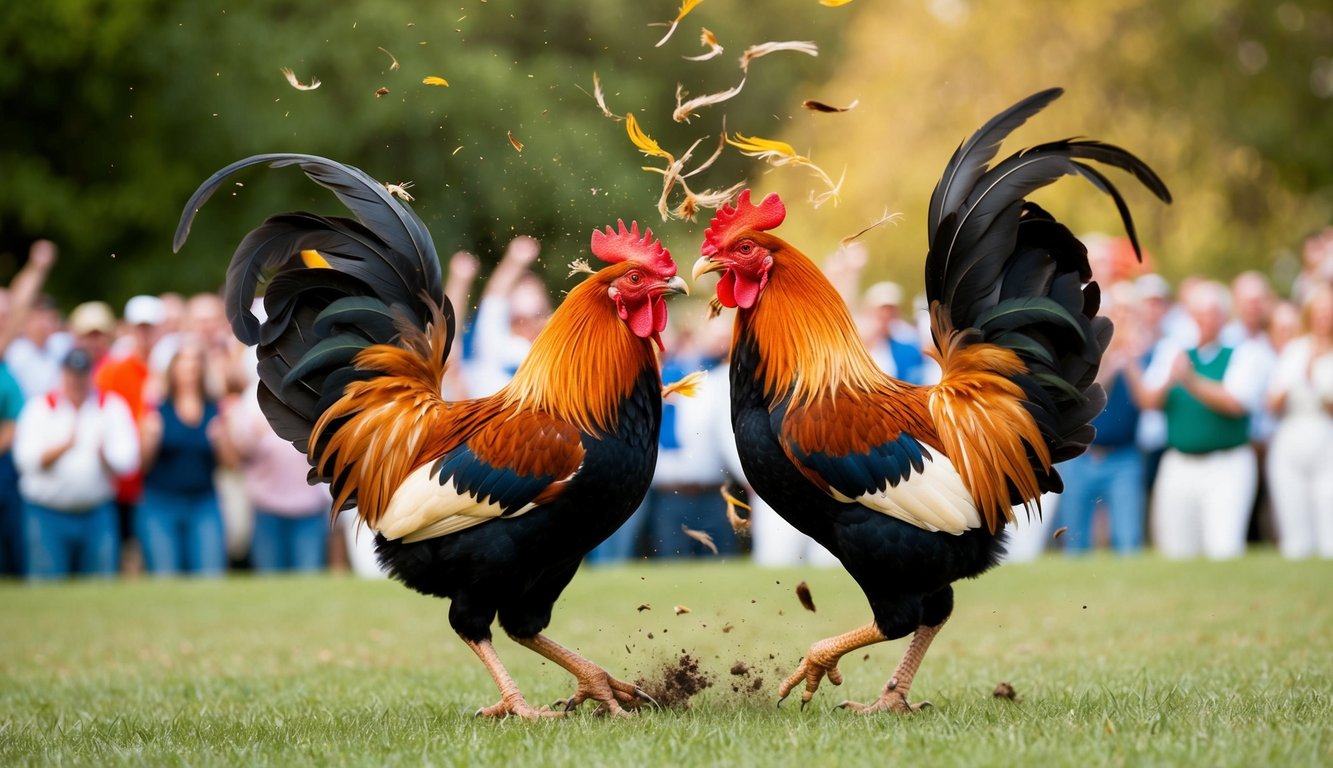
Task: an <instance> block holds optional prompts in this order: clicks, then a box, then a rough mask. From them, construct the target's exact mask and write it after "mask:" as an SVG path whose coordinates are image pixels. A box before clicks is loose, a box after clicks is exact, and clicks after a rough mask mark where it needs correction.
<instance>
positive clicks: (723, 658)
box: [0, 553, 1333, 768]
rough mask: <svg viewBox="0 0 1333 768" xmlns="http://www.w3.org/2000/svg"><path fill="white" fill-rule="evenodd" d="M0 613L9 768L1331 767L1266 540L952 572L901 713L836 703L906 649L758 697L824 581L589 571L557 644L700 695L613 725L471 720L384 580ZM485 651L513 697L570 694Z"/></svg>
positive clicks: (1320, 698) (810, 576)
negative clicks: (793, 689)
mask: <svg viewBox="0 0 1333 768" xmlns="http://www.w3.org/2000/svg"><path fill="white" fill-rule="evenodd" d="M801 580H805V581H807V582H808V583H809V585H810V588H811V590H812V592H813V596H814V600H815V603H816V605H817V607H818V612H817V613H809V612H807V611H805V610H804V609H802V608H801V606H800V604H799V602H798V601H797V599H796V597H795V594H794V587H795V585H796V583H797V582H798V581H801ZM643 603H648V604H650V605H651V609H650V610H644V611H639V610H638V606H639V605H641V604H643ZM675 605H684V606H688V607H689V609H690V612H689V613H684V614H681V615H676V614H675V613H674V611H673V606H675ZM0 606H2V608H3V611H2V614H0V615H3V623H4V631H3V633H2V634H0V765H6V766H12V765H56V764H59V765H97V766H108V765H136V766H138V765H247V766H249V765H349V764H360V765H376V766H379V765H429V764H434V765H487V764H506V765H542V766H554V765H575V764H579V765H618V766H630V765H640V766H643V765H667V764H669V765H778V764H787V765H800V764H804V765H808V766H820V768H824V767H826V766H840V765H871V764H875V765H884V764H915V765H921V766H938V765H968V766H970V765H986V764H989V765H1022V764H1026V765H1041V766H1047V765H1079V766H1084V765H1238V766H1242V765H1243V766H1260V765H1329V764H1333V701H1331V699H1333V696H1330V687H1331V686H1333V563H1328V562H1323V563H1315V562H1307V563H1287V562H1283V561H1281V560H1279V559H1278V558H1276V557H1275V556H1273V555H1272V554H1268V553H1261V554H1256V555H1251V556H1250V557H1248V558H1246V559H1244V560H1241V561H1238V562H1231V563H1202V562H1201V563H1187V564H1177V563H1166V562H1162V561H1159V560H1156V559H1152V558H1143V559H1134V560H1117V559H1111V558H1109V557H1108V558H1094V559H1089V560H1082V561H1066V560H1063V559H1058V558H1052V559H1047V560H1044V561H1041V562H1039V563H1036V564H1032V565H1016V566H1008V567H1004V568H1001V569H999V570H997V571H994V572H992V573H990V574H988V575H986V576H984V577H983V578H981V579H980V580H977V581H974V582H967V583H963V584H960V585H958V587H957V608H956V609H955V612H954V617H953V619H952V620H951V621H950V622H949V624H948V625H947V626H946V628H945V630H944V632H943V633H942V634H941V635H940V637H939V639H938V640H937V641H936V642H935V645H934V647H933V648H932V649H931V652H930V655H929V656H928V657H927V658H926V662H925V664H924V665H923V667H922V670H921V673H920V674H919V676H918V677H917V681H916V685H915V686H914V688H913V697H914V698H915V699H918V700H919V699H923V698H924V699H929V700H931V701H932V702H933V703H934V704H935V707H934V708H933V709H929V710H926V711H924V712H921V713H918V714H916V715H912V716H909V717H896V716H883V715H880V716H875V717H863V716H857V715H852V714H849V713H846V712H843V711H836V710H833V705H835V704H836V703H838V702H839V701H841V700H842V699H843V698H855V699H861V700H867V699H871V698H873V697H874V696H875V695H876V694H877V692H878V690H879V688H880V686H881V685H882V684H883V682H884V680H885V679H886V678H887V676H888V674H889V673H890V672H891V670H892V668H893V666H894V664H895V663H896V662H897V659H898V656H899V654H900V653H901V652H902V649H903V648H904V647H905V641H897V642H894V643H889V644H885V645H882V646H878V647H874V648H872V649H870V652H869V658H868V659H864V658H863V657H862V655H861V654H857V655H855V656H854V657H848V658H847V659H845V660H844V663H843V666H842V669H843V672H844V674H845V677H846V680H845V682H844V684H843V686H842V687H841V688H834V687H832V686H829V685H827V684H826V685H825V687H824V688H823V689H821V691H820V692H819V694H818V695H817V696H816V698H815V700H814V701H813V702H812V704H811V706H810V707H808V708H807V709H805V710H804V711H802V710H801V709H800V708H799V705H797V706H793V705H792V704H791V703H789V704H787V705H785V706H784V707H782V708H781V709H778V708H776V707H775V706H774V701H775V700H776V693H775V688H776V686H777V683H778V681H779V678H780V677H781V676H782V675H785V674H786V673H787V672H788V671H790V669H791V668H792V667H793V666H794V665H795V664H796V662H797V661H798V660H799V658H800V657H801V655H802V653H803V651H804V650H805V648H806V647H807V646H808V644H809V643H810V642H811V641H813V640H815V639H818V638H820V637H822V636H825V635H829V634H833V633H836V632H841V631H843V630H846V629H850V628H852V627H854V626H859V625H860V624H862V623H864V622H865V621H866V620H867V618H868V611H867V609H866V607H865V605H864V602H863V598H862V596H861V594H860V592H859V591H858V590H857V589H856V588H855V586H854V585H853V584H852V582H851V581H850V580H849V579H848V578H847V576H846V575H845V574H843V573H842V572H841V571H837V570H819V569H799V570H798V569H792V570H764V569H759V568H755V567H753V566H750V565H747V564H741V563H732V564H729V563H721V562H712V563H704V564H685V565H657V566H651V565H640V566H634V567H628V568H615V569H605V570H587V569H585V570H584V572H583V573H581V574H580V575H579V577H578V578H577V579H575V581H574V584H573V585H572V586H571V587H570V589H569V590H568V591H567V592H566V593H565V596H564V598H563V599H562V600H561V602H560V604H559V605H558V606H557V609H556V616H555V621H554V623H553V625H552V626H551V628H550V634H551V635H552V636H553V637H554V638H556V639H558V640H560V641H561V642H564V643H565V644H567V645H571V646H573V647H575V648H577V649H579V650H580V651H582V652H584V653H585V654H587V655H589V656H591V657H593V658H594V659H596V660H597V661H599V662H601V663H602V664H604V665H605V666H606V667H607V668H608V669H610V670H611V671H612V672H613V674H618V675H620V676H622V677H629V678H636V679H638V678H642V679H645V680H654V679H657V678H658V677H660V675H661V672H662V670H663V668H664V667H665V666H667V665H670V664H673V663H675V662H676V661H677V660H678V659H679V657H680V655H681V653H682V651H685V652H688V653H689V654H690V655H692V656H693V657H694V658H696V659H698V660H700V662H701V664H702V668H703V671H704V672H705V673H707V674H708V675H709V676H710V677H711V678H712V680H713V683H714V684H713V685H712V687H710V688H708V689H707V690H704V691H703V692H702V693H700V694H699V695H697V696H696V697H694V698H693V699H692V700H691V702H690V706H689V708H688V709H669V710H651V711H644V712H643V713H641V714H640V715H638V716H637V717H635V718H632V719H629V720H623V721H621V720H616V719H612V718H604V717H597V716H594V715H593V714H591V712H590V711H589V712H581V713H579V714H576V715H574V716H572V717H568V718H565V719H562V720H554V721H544V722H538V723H526V722H519V721H514V720H509V721H503V722H494V721H487V720H478V719H476V718H473V717H472V712H473V710H475V709H476V708H477V707H479V706H482V705H485V704H490V703H493V702H494V701H495V700H496V698H497V696H496V693H495V690H494V688H493V687H492V685H491V682H490V679H489V678H488V677H487V675H486V673H485V671H484V670H483V669H482V667H481V665H480V664H479V663H477V661H476V660H475V657H473V656H472V654H471V653H470V652H469V651H468V650H467V649H466V648H465V647H464V646H463V644H462V643H461V642H459V641H458V639H457V637H456V636H454V634H453V633H452V631H451V630H450V629H449V626H448V623H447V620H446V604H445V603H444V602H442V601H435V600H431V599H428V598H425V597H421V596H419V595H417V594H415V593H412V592H409V591H408V590H406V589H403V588H402V587H401V586H399V585H397V584H395V583H390V582H367V581H358V580H354V579H351V578H347V577H336V576H326V577H317V578H292V579H269V580H260V579H250V578H232V579H227V580H225V581H215V582H192V581H158V582H153V581H139V582H133V583H75V584H64V585H54V586H40V587H33V586H24V585H20V584H5V585H0ZM724 630H725V631H724ZM497 648H498V649H499V651H500V653H501V655H502V657H503V658H504V660H505V661H506V663H507V664H508V666H509V668H510V670H511V671H512V672H513V673H514V675H515V677H516V678H517V680H518V682H519V684H520V685H521V686H522V687H523V689H524V692H525V693H526V694H527V696H528V698H529V700H530V701H532V702H534V703H537V702H549V701H552V700H554V699H556V698H559V697H561V696H563V695H566V694H567V693H569V692H570V691H571V690H572V686H570V684H569V682H570V681H569V678H567V677H566V676H565V674H564V673H563V672H562V671H560V670H559V669H557V668H555V667H553V666H551V665H549V664H546V663H544V662H543V661H542V660H541V659H539V658H538V657H536V656H534V655H533V654H531V653H528V652H527V651H525V650H523V649H521V648H518V647H517V646H515V645H513V644H512V643H511V642H509V641H508V640H507V639H503V640H498V641H497ZM736 661H742V662H745V663H746V664H747V665H748V666H749V668H750V669H751V672H750V673H749V674H748V675H742V676H737V675H732V674H731V672H730V670H731V668H732V666H733V664H734V662H736ZM756 679H762V680H763V682H762V684H760V690H759V691H757V692H756V691H752V690H750V687H752V686H754V685H755V683H754V680H756ZM1000 681H1007V682H1009V683H1011V684H1012V685H1013V687H1014V688H1015V689H1016V691H1017V693H1018V697H1019V698H1018V700H1017V701H1007V700H1003V699H997V698H995V697H994V696H992V691H993V689H994V688H995V685H996V684H997V683H998V682H1000ZM733 687H736V688H739V689H741V690H739V691H734V690H733ZM795 699H796V697H795V696H793V699H792V701H795ZM585 708H587V709H590V706H589V705H585Z"/></svg>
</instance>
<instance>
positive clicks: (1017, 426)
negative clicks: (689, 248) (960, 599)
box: [736, 232, 1051, 531]
mask: <svg viewBox="0 0 1333 768" xmlns="http://www.w3.org/2000/svg"><path fill="white" fill-rule="evenodd" d="M745 236H746V237H749V238H750V239H752V240H753V241H754V242H755V243H757V244H759V245H760V246H762V247H764V248H767V249H768V250H769V251H770V252H771V253H772V254H773V268H772V270H771V272H770V273H769V282H768V284H767V285H766V286H765V288H764V292H763V294H762V295H761V297H760V299H759V301H758V302H756V304H755V306H754V308H753V310H752V311H750V312H748V313H747V312H742V313H741V314H740V316H739V318H740V319H739V322H738V323H737V326H736V333H737V335H738V336H739V335H740V334H742V333H746V332H748V333H749V334H750V335H751V338H753V339H754V340H755V341H756V342H757V343H758V345H759V360H760V362H759V376H760V380H761V383H762V385H763V388H764V392H765V393H766V394H767V395H768V396H769V397H775V396H777V395H779V394H780V393H783V392H786V391H788V390H790V391H791V392H792V406H791V407H792V408H793V409H800V410H805V411H806V412H807V415H817V416H818V417H819V418H806V419H801V420H792V421H791V422H789V423H793V424H801V425H804V426H802V427H801V429H803V430H810V429H817V430H818V433H817V434H816V433H804V432H803V433H801V434H793V435H792V437H793V438H794V439H795V440H797V442H798V444H800V445H803V446H806V447H812V446H819V447H820V449H821V450H824V451H827V452H829V453H831V454H834V455H846V454H849V453H853V452H864V451H868V450H870V449H871V448H873V447H874V444H876V443H880V442H884V441H885V440H891V439H894V438H895V437H896V436H897V434H898V433H900V432H902V431H906V432H908V433H909V434H911V435H912V436H913V437H914V438H916V439H917V440H919V441H920V442H921V443H923V444H925V445H927V446H929V447H931V448H933V449H935V450H938V451H940V452H942V453H943V454H944V455H945V456H947V457H949V459H950V460H951V461H952V462H953V463H954V465H955V467H956V468H957V470H958V472H959V474H960V475H961V477H962V479H963V482H964V483H965V484H966V486H967V488H968V490H969V491H970V492H971V494H972V497H973V499H974V500H975V501H976V503H977V507H978V509H979V510H980V512H981V514H982V517H983V519H984V520H985V521H986V524H987V526H989V528H990V530H991V531H995V530H997V529H998V528H999V526H1000V525H1002V524H1003V523H1004V522H1005V521H1007V520H1012V519H1013V511H1012V508H1011V506H1010V492H1009V488H1010V485H1012V486H1013V488H1014V489H1016V490H1017V493H1018V495H1019V496H1020V497H1021V498H1022V499H1023V500H1024V502H1025V504H1032V505H1035V504H1037V502H1038V500H1039V497H1040V495H1041V491H1040V489H1039V487H1038V484H1037V477H1036V475H1035V473H1034V472H1033V470H1032V468H1031V465H1030V463H1029V462H1028V458H1027V456H1028V451H1029V450H1032V451H1035V453H1036V455H1037V456H1038V457H1039V459H1040V460H1041V463H1042V465H1043V466H1044V467H1046V468H1047V469H1049V468H1050V465H1051V464H1050V452H1049V450H1048V449H1047V447H1046V444H1045V442H1044V441H1043V440H1042V438H1041V432H1040V429H1039V428H1038V426H1037V423H1036V421H1035V420H1034V419H1033V418H1032V416H1031V414H1029V413H1028V412H1027V410H1026V409H1025V408H1024V407H1023V390H1022V389H1021V388H1020V387H1019V386H1018V385H1017V384H1015V383H1014V382H1013V381H1011V380H1010V377H1012V376H1016V375H1019V374H1022V373H1026V368H1025V367H1024V365H1023V364H1022V362H1021V361H1020V360H1019V359H1018V357H1017V355H1015V354H1014V353H1013V352H1011V351H1009V350H1006V349H1003V348H1001V347H997V346H995V345H993V344H985V343H979V342H976V341H975V339H972V338H971V337H970V336H969V335H968V334H966V333H964V332H955V331H954V330H953V329H952V328H949V327H948V326H947V324H948V319H947V313H942V312H939V311H938V310H937V311H936V312H935V313H934V315H933V316H934V318H935V323H936V328H937V337H938V338H940V339H943V340H944V349H943V350H942V351H938V352H935V351H932V353H931V354H932V356H933V357H935V358H936V359H938V360H939V361H940V364H941V367H942V369H943V378H942V380H941V381H940V383H939V384H938V385H936V386H933V387H918V386H913V385H910V384H907V383H905V382H901V381H899V380H897V379H894V378H892V377H890V376H888V375H887V374H885V373H884V372H883V371H882V370H880V368H879V366H878V365H876V363H875V361H874V359H873V358H872V357H871V356H870V353H869V352H868V351H867V350H866V347H865V344H864V342H862V340H861V337H860V335H859V333H858V332H857V329H856V324H855V321H854V320H853V319H852V316H851V313H850V312H849V311H848V310H847V306H846V303H845V302H844V301H843V299H842V297H841V296H840V295H839V294H838V293H837V291H836V290H835V289H834V288H833V286H832V285H831V284H830V283H829V281H828V279H827V278H826V277H825V276H824V275H823V273H822V272H820V270H819V268H818V267H816V266H815V264H814V263H813V262H812V261H810V259H809V258H808V257H806V256H805V255H804V254H802V253H801V252H800V251H798V250H796V249H795V248H793V247H792V246H791V245H789V244H788V243H786V242H785V241H783V240H781V239H780V238H777V237H774V236H772V235H768V234H764V233H758V232H747V233H745Z"/></svg>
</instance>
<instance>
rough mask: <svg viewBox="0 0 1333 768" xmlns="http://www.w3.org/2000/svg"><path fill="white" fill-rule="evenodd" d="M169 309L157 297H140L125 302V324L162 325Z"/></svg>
mask: <svg viewBox="0 0 1333 768" xmlns="http://www.w3.org/2000/svg"><path fill="white" fill-rule="evenodd" d="M166 319H167V308H166V306H165V305H163V303H162V300H161V299H159V298H158V297H156V296H147V295H139V296H135V297H134V298H132V299H130V300H129V301H127V302H125V322H127V323H129V324H130V325H161V324H162V321H164V320H166Z"/></svg>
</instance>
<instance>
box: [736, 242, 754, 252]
mask: <svg viewBox="0 0 1333 768" xmlns="http://www.w3.org/2000/svg"><path fill="white" fill-rule="evenodd" d="M736 250H738V251H740V252H741V253H744V254H746V255H748V254H749V253H750V251H753V250H754V243H741V244H740V246H738V247H737V248H736Z"/></svg>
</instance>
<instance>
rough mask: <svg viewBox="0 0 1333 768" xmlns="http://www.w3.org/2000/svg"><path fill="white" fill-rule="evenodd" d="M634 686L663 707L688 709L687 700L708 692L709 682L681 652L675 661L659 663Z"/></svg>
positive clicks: (688, 703)
mask: <svg viewBox="0 0 1333 768" xmlns="http://www.w3.org/2000/svg"><path fill="white" fill-rule="evenodd" d="M635 684H637V685H638V686H639V687H640V688H642V689H643V690H644V691H645V692H647V694H648V695H649V696H652V697H653V698H654V699H655V700H656V701H657V703H658V704H660V705H662V706H663V707H666V708H668V709H689V707H690V699H692V698H694V697H695V696H696V695H698V694H699V693H700V692H701V691H703V690H704V689H706V688H711V687H712V685H713V678H712V677H710V676H709V675H708V673H707V672H704V671H703V670H702V669H700V667H699V661H698V659H695V658H694V657H693V656H691V655H690V654H688V653H686V652H684V651H682V652H681V654H680V656H679V657H678V658H675V659H672V660H669V661H667V662H665V663H663V664H662V665H661V666H660V667H658V668H657V669H656V670H654V671H653V672H652V673H650V674H649V675H648V676H647V677H641V678H639V679H638V680H636V681H635Z"/></svg>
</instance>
